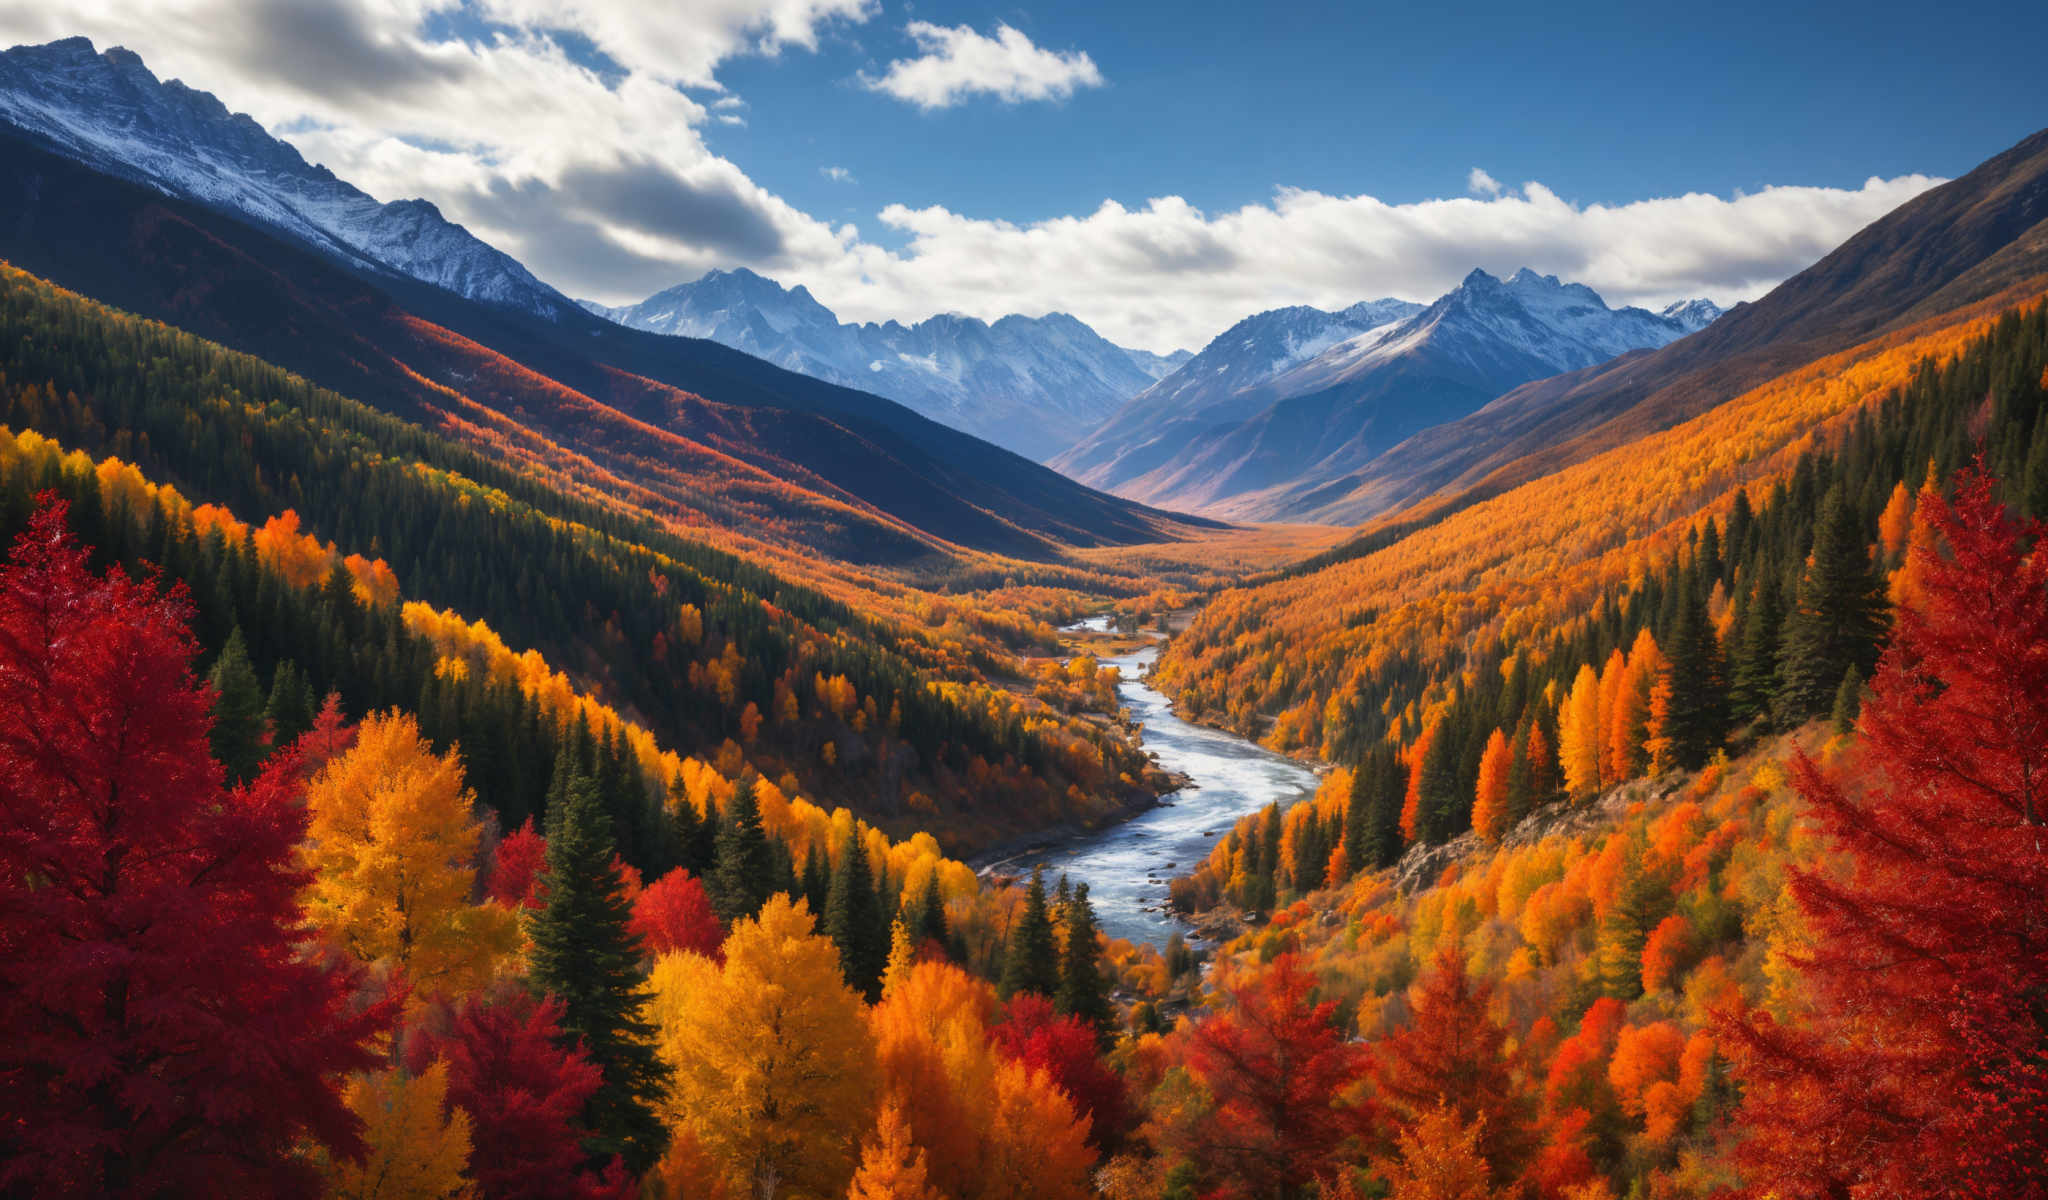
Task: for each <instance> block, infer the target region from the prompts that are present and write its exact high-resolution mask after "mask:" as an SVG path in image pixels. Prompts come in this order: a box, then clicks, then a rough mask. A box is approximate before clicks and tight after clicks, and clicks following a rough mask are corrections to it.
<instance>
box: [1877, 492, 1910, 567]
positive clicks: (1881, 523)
mask: <svg viewBox="0 0 2048 1200" xmlns="http://www.w3.org/2000/svg"><path fill="white" fill-rule="evenodd" d="M1912 529H1913V493H1912V492H1910V491H1908V490H1907V489H1906V481H1905V480H1903V479H1901V480H1899V481H1898V482H1897V483H1895V484H1893V485H1892V498H1891V499H1890V500H1888V501H1886V502H1885V506H1884V514H1883V515H1882V516H1880V517H1879V518H1878V519H1877V536H1878V539H1879V540H1880V541H1882V542H1883V543H1884V553H1885V557H1886V558H1890V559H1894V560H1896V559H1897V558H1898V557H1899V555H1900V554H1901V553H1902V552H1903V551H1904V550H1905V549H1906V535H1907V534H1909V533H1911V532H1912Z"/></svg>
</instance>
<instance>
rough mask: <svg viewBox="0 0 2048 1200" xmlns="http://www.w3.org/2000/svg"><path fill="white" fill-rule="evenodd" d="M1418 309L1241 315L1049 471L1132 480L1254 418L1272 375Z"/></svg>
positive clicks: (1373, 304)
mask: <svg viewBox="0 0 2048 1200" xmlns="http://www.w3.org/2000/svg"><path fill="white" fill-rule="evenodd" d="M1421 311H1422V306H1421V305H1419V304H1412V303H1410V302H1408V301H1406V300H1367V301H1364V302H1362V303H1359V304H1354V305H1352V306H1351V307H1350V308H1347V309H1344V310H1343V311H1341V312H1325V311H1323V310H1322V309H1319V308H1310V307H1308V306H1306V305H1296V306H1293V307H1290V308H1276V309H1270V310H1268V311H1266V312H1262V313H1256V314H1254V315H1252V316H1249V317H1246V318H1245V319H1244V320H1242V321H1239V322H1238V323H1237V324H1235V325H1233V326H1231V327H1230V328H1229V329H1226V330H1224V331H1223V332H1222V333H1220V334H1217V335H1216V337H1215V338H1214V339H1212V340H1211V341H1210V342H1209V344H1208V345H1207V346H1204V347H1203V348H1202V350H1201V352H1200V353H1199V354H1196V355H1195V356H1194V357H1193V358H1190V359H1188V360H1187V361H1185V362H1183V363H1181V364H1180V366H1179V367H1178V368H1177V369H1175V370H1174V371H1173V373H1172V374H1170V375H1167V376H1166V377H1165V378H1163V379H1161V380H1160V381H1159V382H1158V383H1156V384H1154V385H1153V386H1151V387H1149V388H1147V389H1145V390H1144V391H1143V392H1140V393H1139V394H1137V395H1136V396H1134V397H1132V398H1131V399H1130V400H1129V401H1128V402H1127V403H1125V404H1124V405H1123V407H1121V408H1119V409H1118V410H1117V411H1116V412H1115V413H1114V414H1113V415H1112V416H1110V418H1109V419H1108V420H1107V421H1104V422H1103V423H1102V424H1101V425H1099V426H1097V427H1096V428H1095V429H1094V430H1092V431H1091V432H1090V433H1089V434H1088V436H1086V437H1084V438H1082V439H1081V440H1080V441H1079V442H1078V443H1076V444H1075V445H1074V447H1073V448H1072V449H1070V450H1068V451H1066V452H1065V453H1063V454H1061V455H1059V456H1058V457H1057V458H1054V459H1053V460H1052V465H1053V466H1055V467H1057V468H1059V469H1060V470H1061V471H1064V472H1066V473H1067V474H1069V475H1071V476H1073V477H1074V478H1076V479H1079V480H1081V481H1083V482H1085V483H1089V484H1092V485H1093V486H1096V487H1108V488H1114V487H1116V486H1117V485H1119V484H1121V483H1123V482H1125V481H1127V480H1131V479H1136V478H1137V477H1139V476H1141V475H1143V474H1144V473H1146V472H1147V471H1150V470H1153V469H1154V468H1156V467H1158V466H1160V465H1161V464H1163V463H1165V462H1167V461H1168V460H1169V459H1170V458H1171V457H1172V456H1173V455H1174V453H1175V452H1176V451H1177V449H1178V448H1179V447H1180V446H1181V445H1183V444H1184V443H1186V442H1187V441H1188V440H1190V439H1192V438H1194V437H1196V436H1199V435H1200V434H1201V432H1202V431H1204V430H1208V429H1211V428H1214V427H1216V426H1219V425H1225V424H1231V423H1235V422H1238V421H1243V420H1245V419H1246V418H1248V417H1251V416H1253V415H1255V414H1256V413H1257V412H1258V411H1259V408H1260V407H1261V402H1260V399H1259V392H1258V389H1259V388H1260V387H1261V385H1263V384H1264V383H1266V382H1267V381H1268V380H1270V379H1272V378H1273V377H1274V376H1275V375H1277V374H1279V373H1281V372H1283V371H1286V370H1287V369H1288V368H1290V367H1294V366H1296V365H1299V364H1300V363H1303V362H1306V361H1307V360H1309V359H1311V358H1313V357H1315V356H1316V355H1317V354H1319V353H1321V352H1322V351H1323V350H1325V349H1327V348H1328V347H1330V346H1333V345H1335V344H1336V343H1338V342H1340V341H1343V340H1344V339H1346V338H1349V337H1353V336H1355V335H1357V334H1361V333H1364V332H1366V331H1367V330H1371V329H1378V328H1381V327H1384V326H1386V325H1389V324H1391V323H1393V322H1395V321H1399V320H1401V319H1402V318H1404V317H1409V316H1413V315H1415V314H1416V313H1419V312H1421Z"/></svg>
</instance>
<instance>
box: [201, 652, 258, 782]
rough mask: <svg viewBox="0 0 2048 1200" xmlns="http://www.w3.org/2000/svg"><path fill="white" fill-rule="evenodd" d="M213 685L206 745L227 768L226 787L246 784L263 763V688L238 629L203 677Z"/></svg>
mask: <svg viewBox="0 0 2048 1200" xmlns="http://www.w3.org/2000/svg"><path fill="white" fill-rule="evenodd" d="M206 678H207V682H209V683H211V684H213V690H214V693H215V696H214V701H213V729H212V731H211V732H209V733H208V734H207V741H208V743H209V744H210V745H211V746H212V747H213V756H214V758H216V759H218V760H220V764H221V766H223V767H226V768H227V773H228V782H229V783H247V782H248V781H249V780H250V779H253V778H255V776H256V768H257V767H258V766H259V765H260V764H261V763H262V762H263V754H264V749H265V747H264V729H263V685H262V684H261V683H259V682H257V679H256V668H254V667H252V666H250V665H249V647H248V644H247V643H246V642H244V641H243V639H242V628H241V626H239V625H237V626H236V627H235V631H234V632H233V633H231V634H229V635H228V644H227V645H226V646H224V647H222V649H221V652H220V658H218V659H217V660H215V662H214V664H213V670H212V671H211V672H209V673H208V674H207V676H206Z"/></svg>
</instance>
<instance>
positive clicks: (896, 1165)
mask: <svg viewBox="0 0 2048 1200" xmlns="http://www.w3.org/2000/svg"><path fill="white" fill-rule="evenodd" d="M924 1163H925V1153H924V1151H923V1150H921V1149H919V1148H918V1146H917V1145H916V1144H915V1143H913V1142H912V1141H911V1140H910V1126H908V1125H906V1124H904V1121H903V1110H902V1109H901V1108H899V1107H897V1105H896V1103H895V1102H894V1101H884V1102H883V1104H882V1111H881V1113H880V1114H879V1115H878V1116H877V1117H876V1118H875V1132H874V1136H872V1137H870V1138H869V1139H868V1141H867V1144H866V1145H865V1146H863V1147H862V1148H861V1155H860V1170H858V1171H856V1172H854V1175H853V1185H852V1186H851V1187H849V1188H848V1189H847V1191H846V1200H939V1193H938V1192H937V1191H935V1190H933V1188H932V1185H931V1181H930V1180H929V1179H928V1178H927V1175H926V1171H925V1165H924Z"/></svg>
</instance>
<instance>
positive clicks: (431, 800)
mask: <svg viewBox="0 0 2048 1200" xmlns="http://www.w3.org/2000/svg"><path fill="white" fill-rule="evenodd" d="M474 801H475V797H474V796H473V795H472V794H471V793H470V791H469V789H467V788H466V787H464V786H463V783H462V763H461V760H460V759H459V758H457V757H456V754H455V751H454V750H452V749H451V750H450V751H449V752H448V753H447V754H435V753H434V751H433V747H432V746H430V745H428V744H427V742H426V741H425V739H423V738H421V737H420V732H419V725H418V723H417V722H415V721H414V720H413V718H412V717H410V716H407V715H404V714H401V713H399V712H396V711H392V712H388V713H375V714H372V715H371V716H369V717H368V718H366V719H365V720H364V721H363V723H362V727H361V729H360V730H358V731H357V734H356V744H355V746H354V748H352V749H351V750H349V751H348V752H347V753H346V754H343V755H341V756H340V757H338V758H336V759H334V760H333V761H332V762H330V763H328V764H327V766H326V767H325V768H323V769H322V770H321V772H320V773H319V774H318V775H316V776H314V777H313V780H312V782H311V783H310V784H308V785H307V787H306V808H307V811H308V814H309V816H310V821H309V824H308V828H307V840H306V848H305V855H306V859H307V865H308V866H310V867H311V868H312V869H313V871H314V882H313V886H312V888H311V889H310V892H309V894H308V896H307V903H306V912H307V916H308V918H309V919H310V920H311V921H312V923H313V924H314V926H315V927H316V928H318V929H319V930H320V931H321V933H322V934H324V935H325V936H326V937H327V938H328V939H329V940H330V941H332V942H333V943H334V944H335V945H337V946H339V947H341V948H342V949H343V950H345V951H347V952H348V953H350V954H352V955H354V956H355V957H356V958H359V959H361V960H362V961H364V962H377V961H379V960H383V959H389V960H391V961H392V962H394V963H395V964H396V965H397V966H398V967H399V968H400V969H401V970H402V971H403V972H404V974H405V978H406V979H407V981H408V982H409V983H410V984H411V985H412V989H413V993H414V995H415V996H416V997H419V998H421V999H426V998H432V997H437V996H446V995H453V994H458V993H462V992H467V991H474V990H476V989H477V988H479V987H481V986H483V984H484V983H485V982H487V981H488V980H489V979H490V977H491V975H492V974H493V973H494V972H495V971H496V970H497V969H498V967H499V966H500V965H501V964H503V963H504V962H505V961H506V960H507V959H509V958H510V957H511V956H512V955H514V954H515V953H517V950H518V945H519V918H518V915H517V914H516V913H514V912H513V911H512V910H511V909H508V908H505V907H503V906H500V905H497V904H490V903H484V904H472V903H470V899H469V898H470V895H471V893H472V891H473V887H474V884H475V882H476V870H475V868H474V867H473V866H471V863H473V862H474V861H475V859H476V851H477V839H478V837H479V836H480V835H481V833H482V827H481V826H480V825H479V824H478V823H477V820H476V818H475V816H474V815H472V807H473V804H474Z"/></svg>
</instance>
